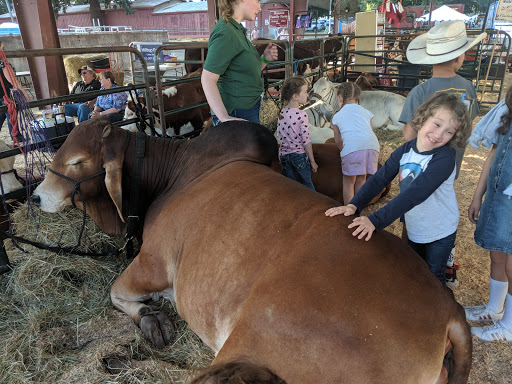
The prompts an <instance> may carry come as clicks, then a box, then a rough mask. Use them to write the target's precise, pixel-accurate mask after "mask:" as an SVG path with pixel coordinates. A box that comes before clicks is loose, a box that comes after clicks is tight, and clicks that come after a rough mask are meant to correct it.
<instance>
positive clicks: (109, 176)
mask: <svg viewBox="0 0 512 384" xmlns="http://www.w3.org/2000/svg"><path fill="white" fill-rule="evenodd" d="M124 132H125V131H120V132H119V131H115V132H114V131H113V130H112V125H110V124H109V125H107V126H106V127H105V128H104V129H103V140H102V148H101V154H102V157H103V168H105V171H106V175H105V185H106V187H107V191H108V194H109V195H110V198H111V199H112V201H113V202H114V205H115V206H116V209H117V214H118V215H119V217H120V219H121V221H122V222H123V223H124V218H123V211H122V208H123V187H122V179H123V161H124V146H125V142H126V140H125V139H123V137H122V136H121V135H120V134H121V133H124ZM117 136H120V137H117Z"/></svg>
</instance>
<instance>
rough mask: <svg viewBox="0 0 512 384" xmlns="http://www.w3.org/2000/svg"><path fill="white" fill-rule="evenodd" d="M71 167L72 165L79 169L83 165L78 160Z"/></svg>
mask: <svg viewBox="0 0 512 384" xmlns="http://www.w3.org/2000/svg"><path fill="white" fill-rule="evenodd" d="M70 165H72V166H74V167H79V166H80V165H82V162H81V161H79V160H77V161H73V162H72V163H71V164H70Z"/></svg>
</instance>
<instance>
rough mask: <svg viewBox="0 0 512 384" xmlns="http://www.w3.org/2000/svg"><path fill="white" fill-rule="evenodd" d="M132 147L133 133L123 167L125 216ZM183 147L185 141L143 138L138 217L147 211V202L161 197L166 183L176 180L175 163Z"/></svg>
mask: <svg viewBox="0 0 512 384" xmlns="http://www.w3.org/2000/svg"><path fill="white" fill-rule="evenodd" d="M135 145H136V141H135V134H133V135H132V138H131V140H130V145H129V148H128V149H127V151H126V154H125V159H124V164H123V168H124V172H123V196H124V197H123V200H124V201H123V206H124V209H123V211H124V212H125V213H127V212H128V207H129V199H130V190H131V183H132V175H133V171H134V159H135ZM186 147H188V140H180V139H160V138H154V137H146V151H145V155H144V159H143V164H142V175H141V180H140V185H139V188H140V190H139V193H140V196H139V200H140V201H139V209H140V210H141V213H142V214H143V213H145V211H146V210H147V208H148V206H149V203H150V202H152V201H154V200H155V199H156V198H157V197H159V196H161V195H162V193H164V191H165V190H166V189H167V188H168V186H169V183H170V182H171V183H172V181H173V180H175V179H176V178H177V174H179V167H176V166H175V164H179V163H180V159H181V158H182V156H183V153H184V152H185V149H186Z"/></svg>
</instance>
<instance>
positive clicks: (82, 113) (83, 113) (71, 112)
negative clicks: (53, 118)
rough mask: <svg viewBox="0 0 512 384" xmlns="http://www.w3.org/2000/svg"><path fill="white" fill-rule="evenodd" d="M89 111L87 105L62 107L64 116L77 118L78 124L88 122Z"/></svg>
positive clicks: (79, 104)
mask: <svg viewBox="0 0 512 384" xmlns="http://www.w3.org/2000/svg"><path fill="white" fill-rule="evenodd" d="M89 113H91V110H90V109H89V106H88V105H87V103H75V104H66V105H64V114H65V115H66V116H78V123H81V122H82V121H85V120H89Z"/></svg>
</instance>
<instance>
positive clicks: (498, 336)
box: [471, 321, 512, 342]
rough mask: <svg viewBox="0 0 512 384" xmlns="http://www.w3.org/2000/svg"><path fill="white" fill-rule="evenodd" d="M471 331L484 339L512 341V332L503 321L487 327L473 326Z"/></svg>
mask: <svg viewBox="0 0 512 384" xmlns="http://www.w3.org/2000/svg"><path fill="white" fill-rule="evenodd" d="M471 333H472V334H473V335H475V336H476V337H478V338H479V339H480V340H483V341H502V342H512V332H510V331H509V330H508V329H507V328H505V326H504V325H503V324H502V323H501V321H496V322H495V323H494V324H493V325H489V326H487V327H471Z"/></svg>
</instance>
